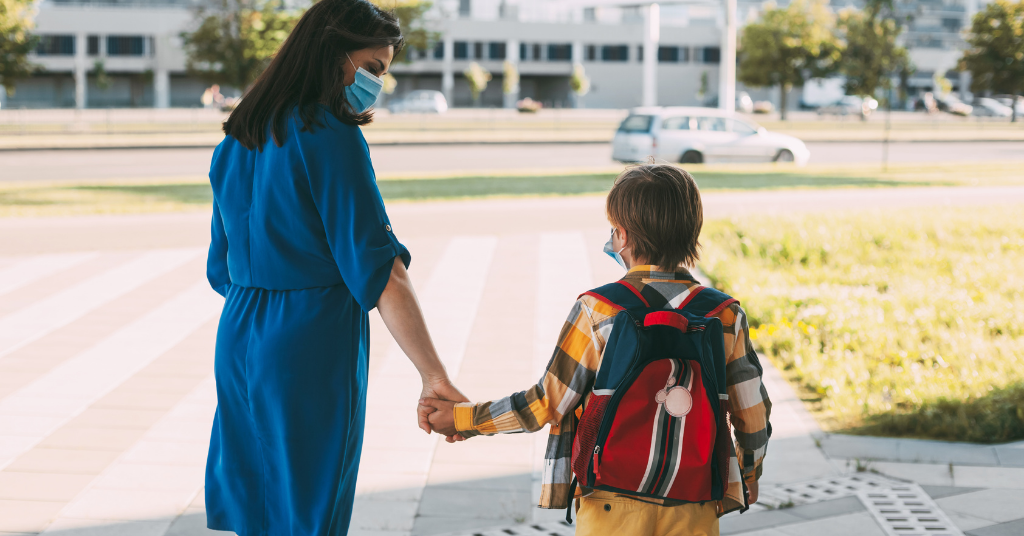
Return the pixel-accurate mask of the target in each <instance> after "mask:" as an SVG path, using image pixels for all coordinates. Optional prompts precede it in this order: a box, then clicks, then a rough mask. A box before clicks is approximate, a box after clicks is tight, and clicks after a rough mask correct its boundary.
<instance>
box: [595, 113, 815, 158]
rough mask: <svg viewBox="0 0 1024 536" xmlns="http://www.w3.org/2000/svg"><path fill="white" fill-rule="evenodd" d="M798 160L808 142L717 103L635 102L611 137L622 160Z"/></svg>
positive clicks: (614, 155) (615, 154)
mask: <svg viewBox="0 0 1024 536" xmlns="http://www.w3.org/2000/svg"><path fill="white" fill-rule="evenodd" d="M652 156H653V157H654V158H655V159H657V160H667V161H670V162H680V163H683V164H700V163H705V162H796V164H797V165H803V164H806V163H807V161H808V160H809V159H810V157H811V153H810V151H808V150H807V146H806V145H804V142H802V141H800V140H798V139H797V138H794V137H793V136H787V135H785V134H778V133H774V132H768V131H767V130H765V129H764V128H762V127H759V126H757V125H756V124H755V123H752V122H750V121H748V120H747V119H746V118H744V117H742V116H740V115H738V114H730V113H727V112H725V111H723V110H717V109H713V108H688V107H672V108H668V107H666V108H635V109H633V110H632V111H631V112H630V114H629V116H628V117H626V119H625V120H624V121H623V122H622V124H621V125H619V130H618V132H616V133H615V138H614V139H613V140H612V158H613V159H615V160H618V161H620V162H644V161H646V160H647V159H648V158H650V157H652Z"/></svg>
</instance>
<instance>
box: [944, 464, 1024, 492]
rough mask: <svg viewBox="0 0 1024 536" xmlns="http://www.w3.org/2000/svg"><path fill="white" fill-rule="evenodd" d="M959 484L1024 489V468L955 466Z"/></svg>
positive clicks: (955, 474) (954, 472) (954, 473)
mask: <svg viewBox="0 0 1024 536" xmlns="http://www.w3.org/2000/svg"><path fill="white" fill-rule="evenodd" d="M953 479H954V481H955V482H956V484H957V485H958V486H971V487H978V488H1006V489H1019V490H1024V468H1018V467H972V466H962V465H954V466H953Z"/></svg>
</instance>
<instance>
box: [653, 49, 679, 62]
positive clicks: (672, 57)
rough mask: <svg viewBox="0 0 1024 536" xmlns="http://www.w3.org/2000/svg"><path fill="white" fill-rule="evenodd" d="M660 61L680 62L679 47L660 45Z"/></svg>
mask: <svg viewBox="0 0 1024 536" xmlns="http://www.w3.org/2000/svg"><path fill="white" fill-rule="evenodd" d="M658 61H660V62H662V63H678V62H679V47H658Z"/></svg>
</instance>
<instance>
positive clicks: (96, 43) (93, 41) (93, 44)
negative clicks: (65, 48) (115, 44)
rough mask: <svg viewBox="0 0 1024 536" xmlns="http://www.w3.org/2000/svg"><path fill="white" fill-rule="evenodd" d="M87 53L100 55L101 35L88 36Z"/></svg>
mask: <svg viewBox="0 0 1024 536" xmlns="http://www.w3.org/2000/svg"><path fill="white" fill-rule="evenodd" d="M85 50H86V53H88V54H89V55H90V56H99V55H100V36H98V35H90V36H89V37H88V38H86V49H85Z"/></svg>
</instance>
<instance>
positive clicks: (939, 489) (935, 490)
mask: <svg viewBox="0 0 1024 536" xmlns="http://www.w3.org/2000/svg"><path fill="white" fill-rule="evenodd" d="M921 489H923V490H924V492H925V493H927V494H928V496H929V497H931V498H932V499H935V500H938V499H944V498H946V497H953V496H956V495H963V494H964V493H973V492H975V491H980V490H981V488H961V487H955V486H927V485H923V484H922V485H921Z"/></svg>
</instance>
